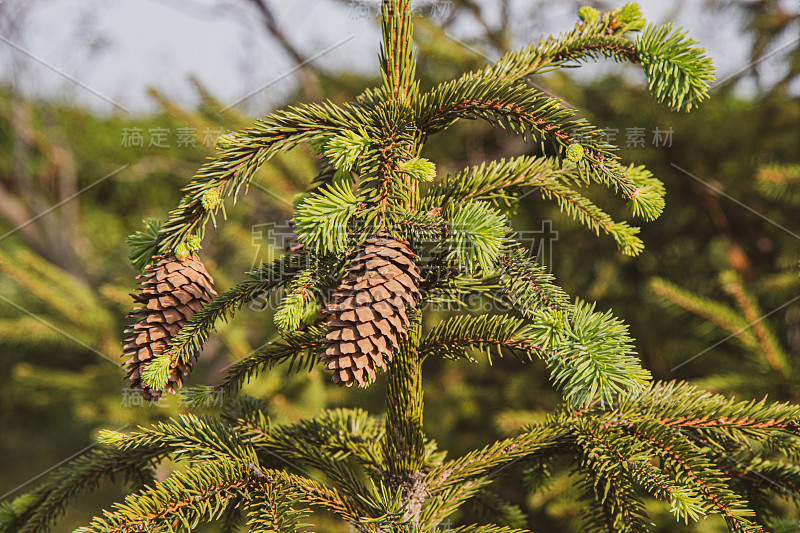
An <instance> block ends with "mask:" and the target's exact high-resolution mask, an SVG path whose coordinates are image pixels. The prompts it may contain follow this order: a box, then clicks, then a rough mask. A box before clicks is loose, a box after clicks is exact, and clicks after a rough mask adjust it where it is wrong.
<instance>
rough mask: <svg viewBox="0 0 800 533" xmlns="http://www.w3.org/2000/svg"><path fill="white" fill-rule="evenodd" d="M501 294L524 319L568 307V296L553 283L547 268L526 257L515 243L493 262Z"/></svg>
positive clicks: (522, 249)
mask: <svg viewBox="0 0 800 533" xmlns="http://www.w3.org/2000/svg"><path fill="white" fill-rule="evenodd" d="M497 271H498V272H499V273H500V275H501V279H500V281H501V284H502V291H503V293H504V294H505V295H506V297H507V298H508V300H509V303H510V304H511V305H512V306H513V307H514V309H516V310H517V311H519V312H520V313H522V315H523V316H525V317H527V318H532V317H534V316H536V311H537V310H538V309H540V308H547V309H553V310H555V309H564V308H569V307H570V303H569V297H568V296H567V294H566V293H565V292H564V290H563V289H562V288H561V287H559V286H557V285H556V284H554V283H553V281H554V277H553V275H552V274H549V273H548V272H547V269H546V268H545V267H543V266H542V265H540V264H538V263H537V262H536V261H535V260H534V259H532V258H530V257H528V254H527V252H526V251H525V249H524V248H523V247H522V246H521V245H519V244H517V243H515V244H512V245H510V246H508V247H507V249H506V250H505V251H504V253H503V254H502V255H501V256H500V257H499V258H498V260H497Z"/></svg>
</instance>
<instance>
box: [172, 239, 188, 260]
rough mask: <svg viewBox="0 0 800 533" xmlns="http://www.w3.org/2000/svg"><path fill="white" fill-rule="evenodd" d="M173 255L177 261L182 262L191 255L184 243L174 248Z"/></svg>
mask: <svg viewBox="0 0 800 533" xmlns="http://www.w3.org/2000/svg"><path fill="white" fill-rule="evenodd" d="M174 253H175V257H177V258H178V261H183V260H185V259H187V258H188V257H189V256H190V255H192V253H191V252H190V251H189V247H188V246H186V243H184V242H182V243H180V244H179V245H178V246H176V247H175V250H174Z"/></svg>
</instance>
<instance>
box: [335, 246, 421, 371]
mask: <svg viewBox="0 0 800 533" xmlns="http://www.w3.org/2000/svg"><path fill="white" fill-rule="evenodd" d="M415 257H416V256H415V254H414V252H412V251H411V248H409V246H408V243H407V242H406V241H403V240H400V239H396V238H394V237H392V236H391V235H389V234H388V233H379V234H376V235H373V236H371V237H370V238H368V239H367V240H366V242H364V243H363V244H361V245H360V246H359V248H358V250H357V251H356V253H355V257H354V258H353V260H352V262H351V264H350V267H349V269H348V271H349V273H348V275H347V276H346V277H345V279H344V280H343V281H342V284H341V285H340V286H339V287H338V289H337V290H336V292H335V293H334V295H333V298H332V299H331V303H330V304H329V305H328V306H327V312H329V313H330V314H331V316H332V320H330V321H329V322H328V324H327V327H328V333H327V334H326V336H325V351H324V352H323V353H322V360H323V361H324V362H327V363H328V370H333V382H334V383H336V384H338V385H347V386H348V387H349V386H351V385H352V384H353V383H354V382H358V384H359V385H360V386H362V387H364V386H366V384H367V380H369V381H373V380H374V379H375V375H376V368H379V369H381V370H385V369H386V361H385V360H384V355H385V356H386V357H387V358H388V360H389V361H391V360H392V352H393V351H394V349H395V348H397V346H398V343H399V341H400V340H401V339H402V338H403V337H405V336H406V335H407V333H408V323H409V322H408V315H407V313H406V306H408V307H410V308H412V309H414V308H416V306H417V299H418V298H419V289H418V284H419V281H420V272H419V267H417V265H416V264H415V263H414V259H415Z"/></svg>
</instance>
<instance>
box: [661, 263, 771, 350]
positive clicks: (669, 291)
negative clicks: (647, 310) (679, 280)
mask: <svg viewBox="0 0 800 533" xmlns="http://www.w3.org/2000/svg"><path fill="white" fill-rule="evenodd" d="M650 288H651V290H652V291H653V292H654V293H655V294H656V295H657V296H660V297H661V298H664V299H665V300H667V301H669V302H670V303H672V304H674V305H677V306H678V307H682V308H683V309H686V310H687V311H690V312H692V313H694V314H696V315H699V316H701V317H703V318H705V319H706V320H709V321H710V322H712V323H713V324H716V325H717V326H718V327H720V328H722V329H724V330H725V331H728V332H730V333H732V334H737V335H736V339H737V340H738V341H740V342H741V343H742V344H744V345H745V346H747V347H749V348H756V347H757V346H758V340H757V339H756V337H755V334H754V333H753V331H752V329H750V328H748V323H747V320H746V319H745V318H744V317H742V316H741V315H740V314H739V313H737V312H736V311H735V310H734V309H732V308H731V307H729V306H727V305H725V304H721V303H719V302H715V301H713V300H710V299H708V298H703V297H701V296H698V295H696V294H694V293H692V292H690V291H687V290H686V289H683V288H681V287H679V286H678V285H675V284H674V283H671V282H669V281H667V280H665V279H662V278H653V279H652V280H651V281H650Z"/></svg>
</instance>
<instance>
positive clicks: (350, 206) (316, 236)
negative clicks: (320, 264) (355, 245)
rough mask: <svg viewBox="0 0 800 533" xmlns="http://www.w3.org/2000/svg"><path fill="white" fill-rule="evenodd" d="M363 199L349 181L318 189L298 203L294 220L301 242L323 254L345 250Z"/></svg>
mask: <svg viewBox="0 0 800 533" xmlns="http://www.w3.org/2000/svg"><path fill="white" fill-rule="evenodd" d="M359 203H360V199H359V198H358V197H357V196H356V195H355V194H353V192H352V190H350V186H349V184H345V183H339V184H336V183H333V184H330V185H326V186H323V187H320V188H319V189H317V192H315V193H313V194H310V195H308V196H306V197H305V198H304V199H303V200H302V202H301V203H300V204H299V205H297V207H296V211H295V215H294V221H295V223H296V225H295V231H296V232H297V234H298V235H297V238H298V240H299V241H300V242H302V243H303V244H305V245H306V246H309V247H310V248H313V249H314V250H316V251H317V252H319V253H330V252H337V251H341V250H342V249H343V248H345V247H346V246H347V244H348V242H347V240H348V239H347V234H348V223H349V222H350V219H351V218H352V217H353V215H354V214H355V212H356V209H357V208H358V205H359Z"/></svg>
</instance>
